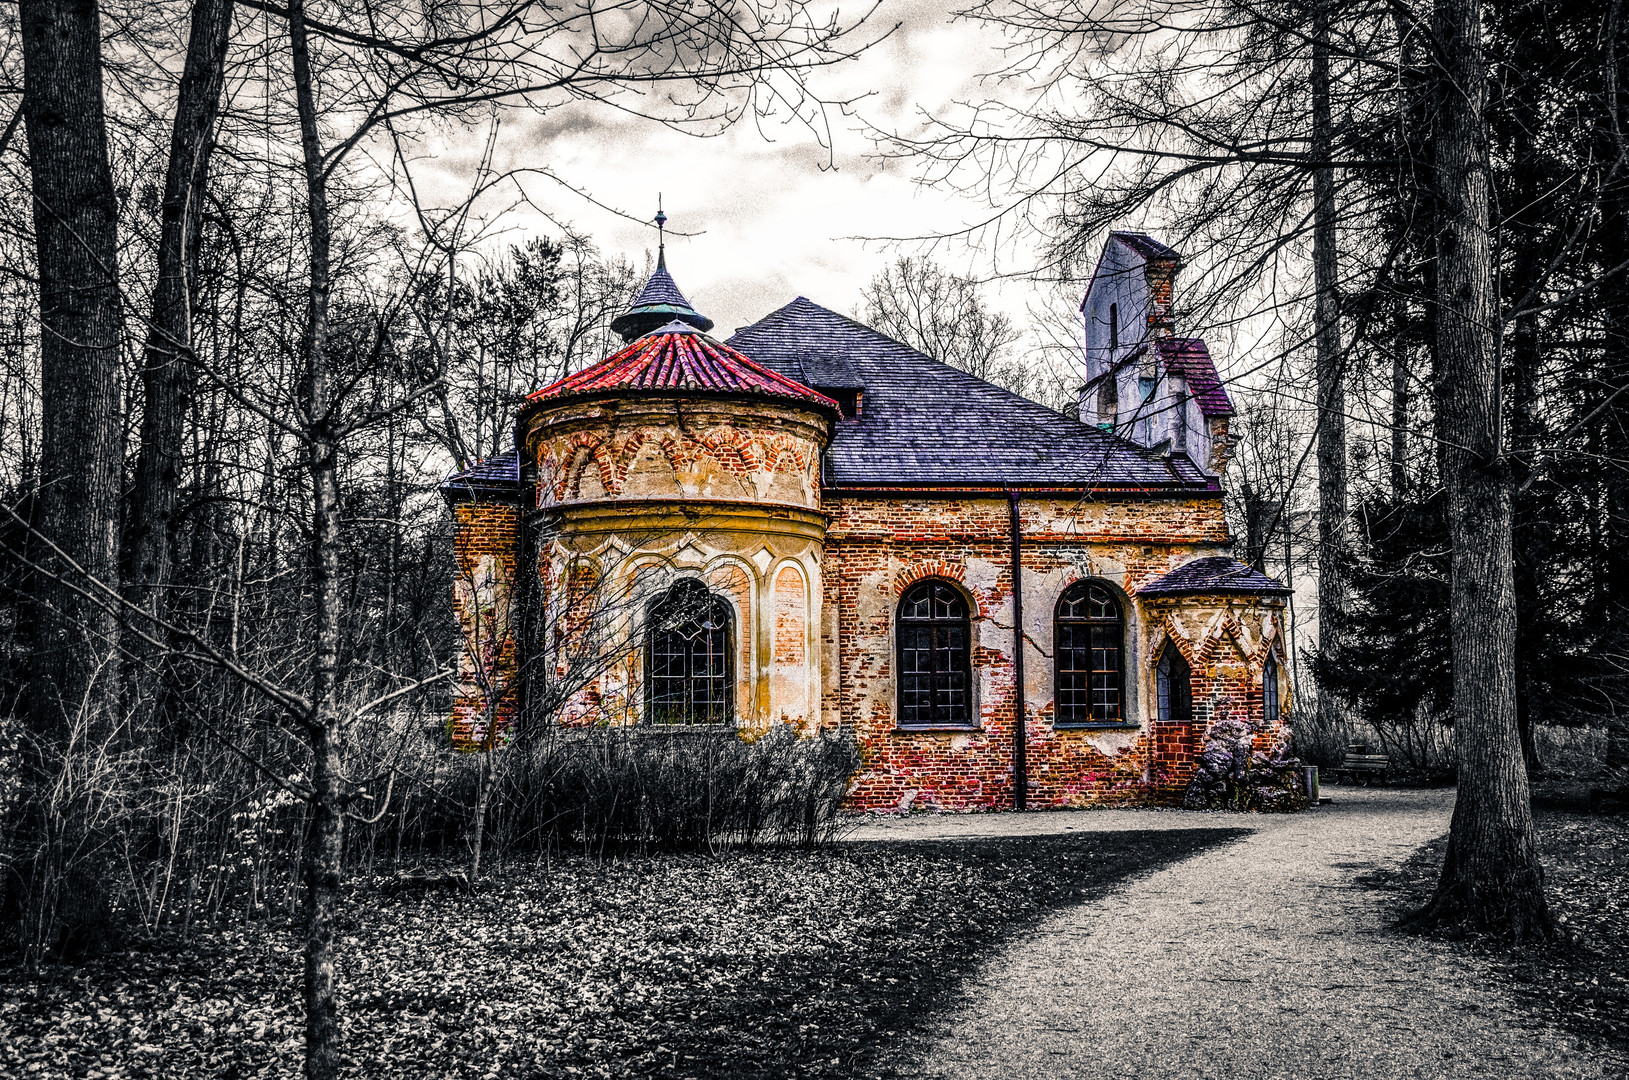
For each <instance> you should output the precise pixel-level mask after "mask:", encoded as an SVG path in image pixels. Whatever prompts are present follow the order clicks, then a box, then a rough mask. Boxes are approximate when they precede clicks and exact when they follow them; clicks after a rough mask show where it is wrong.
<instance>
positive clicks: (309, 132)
mask: <svg viewBox="0 0 1629 1080" xmlns="http://www.w3.org/2000/svg"><path fill="white" fill-rule="evenodd" d="M288 27H289V47H290V51H291V53H292V59H293V71H294V93H295V105H296V110H297V111H298V113H299V117H300V151H301V158H302V163H303V165H304V168H305V183H306V215H307V224H308V227H309V229H310V236H309V243H310V257H309V264H308V267H309V276H310V282H309V288H308V295H307V299H306V317H305V327H304V332H303V335H302V342H301V344H302V351H303V352H304V353H305V363H306V370H305V378H304V385H303V387H302V393H301V395H300V396H301V407H302V411H303V413H304V416H303V418H302V421H303V426H304V429H305V432H304V433H305V443H306V464H307V469H308V470H309V472H310V473H311V596H312V605H313V609H314V610H313V612H312V615H313V620H312V621H313V623H314V640H313V642H312V645H313V649H312V658H311V710H312V711H311V716H310V718H309V720H308V721H307V735H308V738H309V742H310V746H311V775H312V823H311V838H310V842H309V843H308V844H307V845H306V851H305V868H304V869H305V879H306V939H305V1075H306V1077H307V1080H334V1078H336V1077H337V1076H338V1075H339V1064H340V1062H339V1057H340V1049H341V1042H340V1031H339V1012H338V1006H337V1001H336V995H335V990H334V979H335V976H334V917H335V914H336V911H337V908H338V906H339V883H340V874H341V871H342V869H343V866H342V859H343V857H344V812H345V810H344V796H343V791H342V789H341V781H340V773H339V768H340V747H339V745H338V740H339V737H340V724H339V693H338V669H339V643H340V615H341V603H342V599H343V598H342V596H341V593H340V587H341V581H340V566H339V554H340V552H339V545H340V517H339V460H338V455H339V445H338V438H337V435H336V421H335V417H334V415H333V413H334V404H335V403H334V395H333V388H332V385H331V380H330V373H329V370H328V356H327V340H328V301H329V288H330V278H331V273H330V261H329V260H330V250H329V249H330V242H331V229H330V221H329V212H328V178H327V172H326V170H325V168H324V165H325V163H324V160H323V153H322V137H321V133H320V131H319V130H318V127H317V105H316V96H315V93H314V90H313V81H312V73H311V52H310V45H309V42H308V33H307V29H306V23H305V4H304V0H293V2H292V3H291V4H290V5H289V10H288Z"/></svg>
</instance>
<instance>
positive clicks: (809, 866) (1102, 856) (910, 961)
mask: <svg viewBox="0 0 1629 1080" xmlns="http://www.w3.org/2000/svg"><path fill="white" fill-rule="evenodd" d="M1240 835H1243V831H1242V830H1233V829H1206V830H1175V831H1161V832H1126V833H1105V834H1090V833H1082V834H1074V835H1066V836H1042V837H1014V838H989V839H979V840H967V841H954V842H952V841H923V842H915V843H891V844H882V843H877V844H841V845H837V846H834V847H831V848H827V849H824V850H820V851H813V852H805V851H784V850H782V851H762V852H731V853H726V854H724V855H721V856H717V857H712V856H704V855H662V856H647V857H638V858H626V859H619V860H614V861H607V862H603V863H600V862H595V861H593V860H590V859H587V858H581V857H572V858H565V859H561V858H558V857H556V858H554V859H553V860H551V861H549V862H547V863H543V864H537V865H531V866H528V867H526V868H525V869H524V870H522V869H521V868H519V867H514V866H512V867H511V868H510V870H511V872H510V873H509V875H508V876H506V877H504V878H501V879H496V880H491V881H488V882H487V883H486V884H485V887H484V888H483V890H482V892H481V893H480V894H479V895H476V896H465V895H459V894H456V893H446V892H426V893H420V894H418V895H411V894H406V893H402V892H400V891H399V890H393V889H392V888H391V887H390V884H391V883H389V882H386V881H373V882H359V883H358V884H357V885H356V887H355V888H354V889H353V893H354V895H353V896H352V898H351V902H350V903H349V905H348V906H347V909H346V915H345V920H344V923H343V926H342V930H341V944H340V956H341V980H340V981H341V986H342V988H343V989H342V1001H343V1006H342V1017H343V1022H344V1026H345V1030H346V1039H347V1053H346V1070H345V1071H346V1073H347V1074H348V1075H352V1076H363V1077H392V1078H394V1077H419V1076H423V1077H468V1078H474V1080H487V1078H496V1077H500V1076H501V1077H505V1078H506V1080H508V1078H512V1077H585V1078H586V1077H635V1076H651V1077H724V1076H728V1077H777V1078H778V1077H794V1076H795V1077H839V1076H840V1077H851V1076H864V1075H883V1074H886V1073H887V1071H888V1066H887V1059H888V1053H889V1051H890V1049H891V1048H894V1047H897V1046H898V1045H899V1044H900V1043H901V1042H902V1041H903V1039H904V1037H905V1036H906V1035H907V1033H908V1029H909V1028H910V1027H911V1026H912V1025H913V1024H915V1023H916V1022H917V1021H919V1020H921V1019H922V1018H923V1017H924V1016H925V1014H926V1013H927V1012H928V1011H929V1010H931V1009H932V1008H933V1007H934V1006H935V1005H936V1004H938V1003H940V1002H942V1001H943V1000H944V999H945V997H946V995H947V994H948V993H950V992H951V991H952V990H953V989H954V988H955V986H956V985H957V982H958V980H959V979H960V978H961V977H962V976H963V975H964V974H966V973H967V972H968V971H969V970H970V969H971V968H972V967H973V965H975V964H976V963H978V962H979V961H980V960H981V959H983V958H985V957H986V956H988V955H989V953H990V952H991V950H993V949H995V948H996V947H998V946H999V945H1000V944H1002V942H1003V941H1004V940H1006V939H1007V938H1008V937H1009V936H1010V935H1012V934H1014V933H1018V932H1020V931H1022V930H1023V929H1024V928H1025V927H1027V926H1029V925H1031V924H1033V923H1034V922H1035V921H1036V920H1037V919H1038V918H1039V917H1041V916H1043V915H1045V914H1046V913H1047V912H1049V911H1051V910H1055V909H1057V908H1059V907H1062V906H1065V905H1068V904H1071V903H1078V902H1084V901H1089V900H1092V899H1095V898H1098V897H1101V896H1102V895H1103V894H1104V893H1105V892H1106V891H1107V890H1108V889H1109V888H1110V887H1112V886H1113V885H1114V884H1116V883H1118V882H1120V881H1122V880H1124V879H1125V878H1126V877H1127V876H1128V875H1131V874H1134V873H1138V872H1141V871H1144V870H1147V869H1151V868H1153V867H1157V866H1159V865H1162V864H1164V863H1167V862H1170V861H1173V860H1176V859H1180V858H1184V857H1187V856H1189V855H1192V854H1195V853H1197V852H1199V851H1201V850H1203V849H1204V848H1206V847H1208V846H1211V845H1214V844H1216V843H1219V842H1221V841H1224V840H1227V839H1232V838H1234V837H1237V836H1240ZM300 965H301V944H300V939H299V936H298V927H297V926H296V925H294V924H293V923H292V922H290V921H286V920H285V921H283V922H275V923H274V922H252V923H241V924H238V925H233V926H229V927H225V928H220V929H215V930H211V931H209V932H208V933H206V934H203V935H195V936H194V937H193V939H192V940H191V941H188V942H185V943H182V942H180V941H179V940H175V939H169V940H164V941H160V942H154V943H149V944H148V945H146V946H143V947H138V948H132V949H129V950H127V951H123V952H120V953H117V954H113V955H110V956H105V957H103V958H101V959H99V960H97V961H95V962H93V963H89V964H84V965H76V966H72V967H66V966H65V967H61V968H55V969H51V970H50V971H48V972H47V973H45V975H44V976H43V977H41V978H38V979H30V978H27V977H25V976H24V975H23V974H22V973H21V972H18V971H16V970H12V971H9V972H7V973H6V974H5V975H4V977H3V979H0V1074H4V1075H7V1076H12V1075H15V1076H18V1077H22V1078H25V1080H29V1078H35V1077H38V1078H45V1077H75V1078H81V1077H85V1078H103V1080H113V1078H121V1077H132V1078H134V1077H155V1078H156V1077H165V1078H170V1077H178V1076H209V1077H219V1078H222V1080H246V1078H249V1077H271V1076H278V1077H283V1076H292V1075H296V1074H298V1072H299V1069H300V1062H301V1036H302V1025H303V1020H302V1011H301V1008H300V1000H299V989H298V988H299V977H300Z"/></svg>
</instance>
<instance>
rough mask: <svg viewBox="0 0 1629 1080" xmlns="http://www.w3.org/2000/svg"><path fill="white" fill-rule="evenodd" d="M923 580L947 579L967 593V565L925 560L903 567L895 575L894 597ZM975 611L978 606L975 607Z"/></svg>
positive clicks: (940, 560)
mask: <svg viewBox="0 0 1629 1080" xmlns="http://www.w3.org/2000/svg"><path fill="white" fill-rule="evenodd" d="M923 578H945V579H947V580H950V581H954V582H955V583H956V584H958V585H960V586H961V587H962V591H964V592H965V591H967V564H966V563H953V562H946V561H944V560H942V559H923V560H920V561H918V562H914V563H911V564H910V565H909V566H906V567H903V568H902V569H900V571H899V572H898V573H896V574H895V575H894V595H895V596H899V595H901V594H903V593H904V592H905V590H906V589H908V588H910V587H911V586H912V585H915V584H916V583H917V582H918V581H921V580H922V579H923ZM974 608H975V610H976V609H977V605H976V604H975V605H974Z"/></svg>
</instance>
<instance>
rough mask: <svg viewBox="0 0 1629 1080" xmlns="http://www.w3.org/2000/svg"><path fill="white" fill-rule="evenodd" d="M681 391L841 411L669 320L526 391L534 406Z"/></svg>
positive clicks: (817, 395) (823, 398)
mask: <svg viewBox="0 0 1629 1080" xmlns="http://www.w3.org/2000/svg"><path fill="white" fill-rule="evenodd" d="M641 391H655V392H658V393H672V392H675V391H685V392H690V393H699V394H706V395H709V396H719V397H730V396H733V395H737V394H740V395H745V396H748V397H759V398H764V397H767V398H783V399H786V400H789V401H796V402H798V403H800V404H804V405H810V406H813V407H815V408H818V409H821V410H822V411H824V412H828V413H831V414H833V415H834V416H835V415H841V411H842V410H841V408H840V407H839V406H838V404H837V402H835V401H833V400H832V399H831V398H829V397H827V396H826V395H824V394H820V393H816V392H815V391H813V390H811V389H809V388H808V387H807V386H804V385H803V384H802V383H799V382H793V381H792V380H791V379H788V378H787V377H786V376H785V375H781V374H779V373H777V372H774V371H771V370H770V369H769V368H766V367H763V366H762V365H759V364H755V363H753V362H752V361H751V360H749V359H748V358H747V357H746V356H745V355H744V354H742V353H739V352H737V351H736V350H734V349H732V348H730V347H729V346H728V345H725V344H723V343H722V342H719V341H714V340H713V339H712V338H710V337H708V336H707V335H705V334H702V333H699V332H698V331H697V330H696V328H695V327H693V326H688V325H686V324H684V323H682V322H671V323H668V324H667V325H666V326H664V327H662V328H661V329H659V330H655V331H653V332H651V333H649V334H646V335H645V336H644V337H642V338H639V339H638V340H636V341H633V342H631V343H630V344H628V345H626V346H624V347H623V348H621V349H618V350H617V351H616V352H614V353H612V354H611V355H610V356H607V357H606V358H605V359H604V360H601V361H600V362H599V363H597V364H594V365H592V366H590V367H586V368H584V369H583V370H581V371H579V372H577V373H576V374H575V375H568V376H566V377H565V378H563V379H561V380H560V381H558V382H555V383H551V384H550V385H548V386H545V387H544V388H543V389H541V390H535V391H533V392H532V393H531V394H529V395H527V398H526V400H527V401H528V402H530V403H532V404H534V405H536V404H542V403H544V402H549V401H557V400H559V399H561V398H569V397H588V396H596V397H597V396H599V395H602V394H612V393H618V392H622V393H638V392H641Z"/></svg>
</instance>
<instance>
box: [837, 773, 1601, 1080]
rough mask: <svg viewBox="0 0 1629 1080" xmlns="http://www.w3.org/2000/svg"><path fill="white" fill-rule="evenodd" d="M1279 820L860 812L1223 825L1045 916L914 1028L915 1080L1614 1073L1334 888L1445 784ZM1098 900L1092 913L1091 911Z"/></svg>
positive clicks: (1435, 812) (1423, 824) (1442, 798)
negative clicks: (1184, 851)
mask: <svg viewBox="0 0 1629 1080" xmlns="http://www.w3.org/2000/svg"><path fill="white" fill-rule="evenodd" d="M1333 794H1334V798H1335V802H1334V804H1333V805H1330V806H1325V807H1321V808H1319V809H1317V810H1314V811H1310V812H1307V813H1304V814H1299V815H1289V816H1254V815H1215V814H1181V813H1174V812H1158V811H1088V812H1082V813H1047V814H1029V815H1023V816H1018V815H980V816H970V817H959V818H951V817H935V818H928V819H915V820H905V821H897V822H895V823H882V822H876V823H870V824H867V825H865V826H862V827H861V828H859V829H858V830H856V832H855V834H854V838H855V839H879V838H884V837H887V838H891V839H906V838H917V837H920V838H924V839H928V838H936V837H955V836H961V837H967V836H976V835H990V834H995V833H1004V834H1008V835H1011V834H1015V833H1016V834H1023V833H1043V832H1048V833H1050V832H1067V831H1072V830H1082V831H1087V830H1097V829H1148V828H1153V829H1159V828H1194V827H1214V826H1218V825H1229V826H1234V825H1243V826H1246V827H1252V828H1254V830H1255V831H1254V832H1253V833H1252V835H1251V836H1249V837H1247V838H1245V839H1243V840H1240V841H1237V842H1235V843H1233V844H1230V845H1227V846H1225V847H1223V848H1221V849H1218V850H1214V851H1211V852H1208V853H1206V854H1204V855H1200V856H1197V857H1195V858H1192V859H1189V860H1187V861H1185V862H1181V863H1177V864H1175V865H1173V866H1169V867H1167V868H1165V869H1163V870H1159V871H1156V872H1155V873H1153V874H1150V875H1148V876H1147V877H1144V878H1142V879H1140V880H1137V881H1133V882H1130V883H1129V884H1127V885H1126V886H1124V887H1123V888H1121V889H1120V890H1118V891H1117V892H1115V893H1114V894H1112V895H1111V897H1110V898H1109V900H1108V901H1106V902H1105V903H1104V904H1103V905H1092V906H1082V907H1078V908H1074V909H1071V910H1069V911H1066V912H1062V913H1060V914H1058V915H1056V916H1053V917H1051V918H1050V919H1048V920H1047V921H1046V922H1044V923H1043V924H1041V926H1040V927H1039V928H1038V929H1037V931H1036V932H1035V933H1034V934H1033V935H1031V936H1029V937H1028V938H1026V939H1024V940H1022V941H1021V942H1018V943H1017V944H1015V945H1013V946H1012V947H1010V948H1009V949H1007V950H1005V951H1004V952H1002V953H1001V954H998V955H997V956H996V957H995V958H994V959H993V960H992V961H991V962H990V963H989V964H987V965H986V966H985V968H984V969H983V970H982V971H981V972H980V973H979V975H977V976H976V977H974V978H973V979H971V980H969V982H968V984H967V985H966V987H965V988H964V990H963V991H962V993H961V996H960V997H959V999H958V1000H957V1001H956V1002H955V1003H954V1004H953V1005H952V1006H951V1007H950V1008H949V1009H947V1010H946V1011H945V1012H944V1013H943V1014H941V1015H940V1016H938V1017H936V1018H934V1019H933V1020H932V1021H930V1022H929V1023H928V1025H927V1030H926V1034H925V1036H924V1037H923V1038H922V1039H921V1040H920V1042H919V1043H918V1046H917V1051H918V1053H917V1055H916V1060H915V1062H914V1063H913V1064H912V1065H910V1066H909V1067H908V1068H907V1069H906V1070H905V1071H906V1072H907V1073H915V1074H916V1075H919V1076H922V1077H935V1078H947V1080H948V1078H962V1077H980V1078H982V1077H997V1076H999V1077H1002V1078H1004V1080H1005V1078H1013V1077H1035V1078H1041V1077H1045V1078H1047V1080H1058V1078H1064V1077H1114V1078H1124V1077H1148V1078H1160V1080H1164V1078H1167V1077H1169V1078H1181V1080H1201V1078H1216V1080H1258V1078H1259V1080H1267V1078H1280V1077H1282V1078H1285V1080H1290V1078H1295V1080H1337V1078H1340V1080H1344V1078H1354V1080H1355V1078H1363V1080H1370V1078H1374V1080H1382V1078H1392V1077H1429V1078H1438V1077H1443V1078H1446V1077H1465V1078H1478V1080H1488V1078H1494V1077H1532V1078H1541V1077H1590V1078H1594V1077H1603V1078H1604V1077H1623V1076H1625V1075H1626V1073H1625V1071H1624V1068H1623V1065H1622V1063H1621V1062H1620V1063H1617V1064H1613V1063H1609V1062H1605V1061H1602V1060H1600V1059H1599V1058H1598V1056H1597V1055H1596V1054H1595V1053H1594V1052H1593V1051H1591V1050H1590V1049H1589V1048H1587V1047H1584V1046H1582V1045H1581V1044H1580V1043H1579V1042H1578V1041H1577V1040H1576V1039H1575V1038H1574V1037H1573V1036H1571V1035H1569V1034H1566V1033H1563V1032H1560V1031H1556V1030H1554V1029H1549V1028H1544V1027H1540V1026H1537V1025H1536V1024H1533V1023H1532V1022H1530V1021H1529V1020H1528V1019H1527V1018H1526V1017H1525V1016H1524V1015H1523V1014H1522V1012H1521V1010H1520V1009H1519V1008H1518V1006H1517V1005H1516V1004H1515V1003H1514V1002H1513V1001H1512V1000H1511V998H1510V997H1509V996H1508V995H1507V994H1506V993H1505V992H1503V991H1502V990H1501V989H1500V988H1499V985H1498V984H1497V983H1494V982H1492V981H1491V980H1490V977H1489V974H1488V971H1487V969H1486V967H1485V966H1484V964H1483V963H1482V962H1480V961H1479V960H1477V959H1475V958H1473V957H1467V956H1464V955H1462V952H1463V950H1458V949H1454V948H1451V947H1449V946H1446V945H1444V944H1441V943H1437V942H1432V941H1428V940H1421V939H1417V938H1411V937H1405V936H1403V935H1399V934H1396V933H1393V932H1390V931H1388V930H1386V929H1385V920H1386V918H1387V913H1386V909H1385V906H1384V905H1385V903H1386V898H1385V897H1384V895H1383V894H1380V893H1377V892H1375V891H1373V890H1370V889H1366V888H1364V887H1363V886H1361V885H1359V884H1357V883H1356V881H1355V880H1354V879H1355V878H1357V877H1358V876H1360V875H1362V874H1363V873H1365V872H1366V871H1368V870H1371V869H1374V868H1376V867H1384V866H1394V865H1396V864H1397V863H1398V862H1400V861H1401V860H1403V859H1404V858H1406V857H1407V856H1408V855H1409V854H1410V853H1412V852H1413V851H1414V850H1415V849H1417V848H1418V847H1419V846H1420V845H1421V844H1423V843H1426V842H1427V841H1429V840H1431V839H1433V838H1435V837H1437V836H1440V835H1441V834H1442V833H1444V832H1446V831H1447V828H1448V818H1449V814H1450V813H1451V811H1452V808H1453V793H1452V792H1451V791H1354V790H1353V789H1349V788H1336V789H1335V790H1334V792H1333ZM1104 908H1109V909H1112V910H1103V909H1104Z"/></svg>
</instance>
